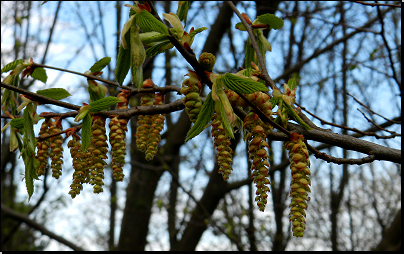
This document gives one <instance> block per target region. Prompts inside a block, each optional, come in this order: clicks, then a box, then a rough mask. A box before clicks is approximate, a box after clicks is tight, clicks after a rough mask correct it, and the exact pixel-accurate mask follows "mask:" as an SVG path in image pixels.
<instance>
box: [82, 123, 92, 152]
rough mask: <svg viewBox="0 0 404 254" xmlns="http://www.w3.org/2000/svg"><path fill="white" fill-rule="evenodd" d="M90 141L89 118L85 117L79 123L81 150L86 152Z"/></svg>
mask: <svg viewBox="0 0 404 254" xmlns="http://www.w3.org/2000/svg"><path fill="white" fill-rule="evenodd" d="M90 141H91V116H90V115H86V116H85V117H84V118H83V121H82V122H81V150H82V151H87V148H88V147H89V146H90Z"/></svg>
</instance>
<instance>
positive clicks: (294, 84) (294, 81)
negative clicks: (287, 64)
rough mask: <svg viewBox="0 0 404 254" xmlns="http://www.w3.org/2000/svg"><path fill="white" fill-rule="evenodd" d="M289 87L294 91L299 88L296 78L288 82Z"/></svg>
mask: <svg viewBox="0 0 404 254" xmlns="http://www.w3.org/2000/svg"><path fill="white" fill-rule="evenodd" d="M288 86H289V89H290V90H293V89H294V88H296V87H297V82H296V79H295V78H291V79H289V80H288ZM285 92H286V91H285Z"/></svg>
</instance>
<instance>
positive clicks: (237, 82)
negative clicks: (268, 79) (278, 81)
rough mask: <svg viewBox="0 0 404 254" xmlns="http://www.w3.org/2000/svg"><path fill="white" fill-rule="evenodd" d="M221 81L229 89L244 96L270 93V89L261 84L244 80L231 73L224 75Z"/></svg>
mask: <svg viewBox="0 0 404 254" xmlns="http://www.w3.org/2000/svg"><path fill="white" fill-rule="evenodd" d="M221 80H222V82H223V84H224V85H225V86H226V87H227V88H229V89H230V90H233V91H235V92H238V93H242V94H250V93H254V92H257V91H261V92H264V91H268V88H267V87H266V86H265V85H264V84H262V83H260V82H256V81H254V80H252V79H251V78H242V77H239V76H236V75H234V74H231V73H226V74H225V75H223V77H222V79H221Z"/></svg>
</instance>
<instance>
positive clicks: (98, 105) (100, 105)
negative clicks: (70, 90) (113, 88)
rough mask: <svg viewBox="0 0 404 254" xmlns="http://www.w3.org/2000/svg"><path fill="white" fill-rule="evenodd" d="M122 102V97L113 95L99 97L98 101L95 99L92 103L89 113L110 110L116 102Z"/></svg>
mask: <svg viewBox="0 0 404 254" xmlns="http://www.w3.org/2000/svg"><path fill="white" fill-rule="evenodd" d="M118 102H121V100H120V99H118V98H116V97H113V96H108V97H105V98H102V99H99V100H97V101H93V102H91V103H90V109H89V111H88V112H89V113H95V112H100V111H102V110H109V107H111V106H112V105H115V104H116V103H118Z"/></svg>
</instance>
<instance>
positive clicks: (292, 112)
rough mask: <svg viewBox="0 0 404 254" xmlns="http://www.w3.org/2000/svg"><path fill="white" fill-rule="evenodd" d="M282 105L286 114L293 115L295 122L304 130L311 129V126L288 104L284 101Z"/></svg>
mask: <svg viewBox="0 0 404 254" xmlns="http://www.w3.org/2000/svg"><path fill="white" fill-rule="evenodd" d="M283 106H284V107H285V108H286V110H287V112H288V114H289V115H290V116H293V118H294V119H295V121H296V122H298V123H299V124H300V125H301V126H302V127H303V128H305V129H306V130H311V129H312V128H311V127H310V126H309V125H308V124H307V123H305V122H304V121H303V120H302V119H301V118H300V117H299V115H298V114H297V113H296V111H294V110H293V108H292V107H291V106H290V105H288V104H287V103H286V102H285V103H283Z"/></svg>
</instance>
